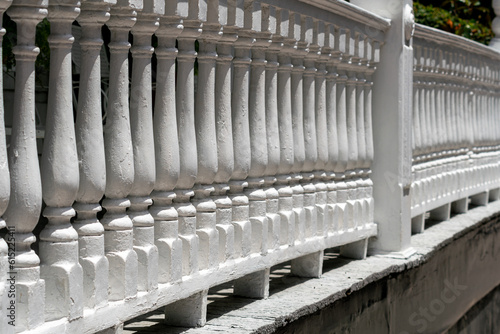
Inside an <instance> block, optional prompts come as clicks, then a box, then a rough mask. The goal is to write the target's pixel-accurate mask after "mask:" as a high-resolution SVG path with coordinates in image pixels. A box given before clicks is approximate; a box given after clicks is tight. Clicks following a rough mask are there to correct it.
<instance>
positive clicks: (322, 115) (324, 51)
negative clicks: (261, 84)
mask: <svg viewBox="0 0 500 334" xmlns="http://www.w3.org/2000/svg"><path fill="white" fill-rule="evenodd" d="M325 38H326V34H325V24H324V22H322V21H316V22H314V40H315V44H317V45H318V47H319V48H320V51H321V53H320V54H319V58H317V59H316V63H315V66H316V76H315V83H314V85H315V89H316V91H315V97H314V100H315V103H314V105H315V108H314V109H315V122H316V124H315V127H316V143H317V149H318V159H317V160H316V163H315V165H314V169H315V172H314V187H315V193H316V200H315V201H316V219H317V222H316V224H317V232H316V234H317V235H319V236H327V233H328V229H329V227H328V224H329V220H328V213H327V208H326V203H327V186H326V183H325V180H326V177H327V175H326V172H325V167H326V164H327V163H328V133H327V117H326V63H327V61H328V58H329V55H330V49H329V48H328V47H327V46H326V47H325Z"/></svg>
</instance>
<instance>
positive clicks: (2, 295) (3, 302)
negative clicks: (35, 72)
mask: <svg viewBox="0 0 500 334" xmlns="http://www.w3.org/2000/svg"><path fill="white" fill-rule="evenodd" d="M11 4H12V1H2V2H0V55H1V54H2V47H1V43H2V39H3V35H5V29H4V28H3V27H2V18H3V14H4V13H5V11H6V10H7V8H8V7H9V6H10V5H11ZM0 87H2V91H0V229H4V228H6V227H7V224H6V223H5V220H4V219H3V218H1V216H2V215H3V213H4V212H5V210H6V209H7V205H8V204H9V197H10V173H9V164H8V157H7V146H6V143H5V123H4V102H3V76H0ZM14 238H15V236H14V233H13V232H11V231H9V232H8V234H7V235H6V236H5V239H6V240H7V241H8V243H9V245H10V246H11V247H12V246H13V245H15V244H14V242H15V239H14ZM8 255H9V254H8V247H7V243H6V242H5V240H4V239H3V238H0V309H2V310H6V311H5V313H4V314H5V319H4V321H2V323H0V332H2V333H6V334H7V333H12V332H13V331H14V326H12V324H9V322H10V321H12V320H13V319H11V317H10V314H9V312H10V311H9V312H7V308H8V307H9V306H10V297H9V296H8V294H9V292H8V291H9V290H11V282H10V281H8V279H10V277H9V276H8V273H10V272H12V271H13V270H11V269H10V267H9V262H8V260H9V258H8ZM10 255H11V259H12V257H13V256H15V255H13V254H10ZM12 269H14V267H13V266H12Z"/></svg>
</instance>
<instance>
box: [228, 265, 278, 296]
mask: <svg viewBox="0 0 500 334" xmlns="http://www.w3.org/2000/svg"><path fill="white" fill-rule="evenodd" d="M269 273H270V268H266V269H264V270H260V271H257V272H254V273H251V274H249V275H246V276H243V277H241V278H238V279H237V280H235V281H234V294H235V295H236V296H242V297H248V298H259V299H265V298H267V297H269Z"/></svg>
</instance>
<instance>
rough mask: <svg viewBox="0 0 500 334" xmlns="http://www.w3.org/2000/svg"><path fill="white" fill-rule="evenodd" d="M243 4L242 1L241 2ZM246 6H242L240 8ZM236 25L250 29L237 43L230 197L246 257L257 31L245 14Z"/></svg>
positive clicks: (238, 251) (238, 248) (238, 250)
mask: <svg viewBox="0 0 500 334" xmlns="http://www.w3.org/2000/svg"><path fill="white" fill-rule="evenodd" d="M237 5H241V3H237ZM238 9H239V10H242V8H238ZM234 24H235V26H238V27H241V28H243V27H244V28H247V29H240V30H238V39H237V40H236V42H235V43H234V59H233V90H232V101H231V109H232V112H231V115H232V126H233V152H234V170H233V174H232V176H231V181H230V183H229V186H230V193H231V195H230V197H231V200H232V203H233V225H234V235H235V236H234V239H235V240H234V246H235V249H234V251H235V257H240V256H241V257H245V256H247V255H248V254H249V252H250V249H251V225H250V221H249V216H248V215H249V212H248V210H249V207H248V197H247V196H246V195H245V194H243V189H244V188H246V187H247V186H248V183H247V182H246V181H244V180H245V179H246V178H247V176H248V171H249V169H250V164H251V148H250V128H249V123H248V122H249V121H248V97H249V81H250V80H249V76H250V62H251V59H250V48H251V44H252V43H253V34H252V33H251V31H250V30H248V29H249V28H248V27H245V26H244V18H243V17H241V16H237V17H236V18H235V23H234Z"/></svg>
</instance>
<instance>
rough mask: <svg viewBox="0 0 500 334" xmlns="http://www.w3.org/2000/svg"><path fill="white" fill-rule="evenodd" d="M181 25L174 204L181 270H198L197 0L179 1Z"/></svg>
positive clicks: (185, 272)
mask: <svg viewBox="0 0 500 334" xmlns="http://www.w3.org/2000/svg"><path fill="white" fill-rule="evenodd" d="M180 5H182V7H180V10H182V11H181V12H180V15H181V16H182V17H184V19H183V24H184V29H183V30H182V32H181V34H180V35H179V36H178V37H177V43H178V49H179V53H178V55H177V87H176V93H177V96H176V103H177V105H176V111H177V134H178V137H179V159H180V174H179V179H178V181H177V186H176V195H177V196H176V198H175V199H174V203H175V208H176V210H177V213H178V215H179V237H180V239H181V240H182V253H183V254H182V267H183V270H182V273H183V275H191V274H193V273H195V272H197V271H198V244H199V240H198V236H197V235H196V208H195V207H194V206H193V204H192V203H191V202H190V199H191V197H193V196H194V191H193V190H191V189H192V188H193V186H194V183H195V180H196V176H197V174H198V159H197V146H196V132H195V117H194V112H195V110H194V108H195V106H194V87H195V86H194V62H195V59H196V51H195V40H196V38H197V37H198V36H199V35H200V33H201V29H200V28H201V24H202V21H201V20H202V19H204V17H202V16H203V15H204V14H206V13H205V12H204V10H203V8H200V3H199V2H198V1H193V2H189V3H188V2H182V3H181V2H180V3H179V6H180Z"/></svg>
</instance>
